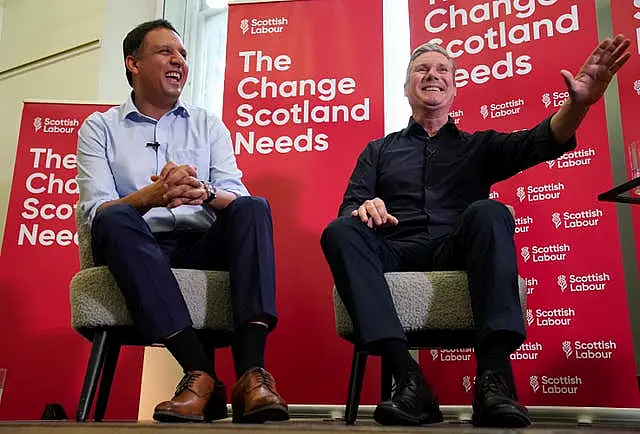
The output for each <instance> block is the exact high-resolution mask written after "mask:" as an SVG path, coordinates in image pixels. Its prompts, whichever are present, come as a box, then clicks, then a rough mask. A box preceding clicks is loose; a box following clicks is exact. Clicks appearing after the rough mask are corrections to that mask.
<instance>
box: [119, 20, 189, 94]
mask: <svg viewBox="0 0 640 434" xmlns="http://www.w3.org/2000/svg"><path fill="white" fill-rule="evenodd" d="M157 28H165V29H169V30H171V31H172V32H175V33H176V34H177V35H178V36H180V34H179V33H178V31H177V30H176V28H175V27H173V25H172V24H171V23H170V22H169V21H167V20H154V21H147V22H146V23H142V24H140V25H138V26H137V27H136V28H135V29H133V30H131V31H130V32H129V33H127V36H126V37H125V38H124V41H122V54H124V60H125V62H126V60H127V56H135V55H136V51H138V49H139V48H140V47H141V46H142V42H143V41H144V37H145V36H146V35H147V33H149V32H150V31H152V30H154V29H157ZM124 70H125V73H126V74H127V81H128V82H129V85H130V86H133V77H132V75H131V71H129V69H128V68H127V65H126V63H125V66H124Z"/></svg>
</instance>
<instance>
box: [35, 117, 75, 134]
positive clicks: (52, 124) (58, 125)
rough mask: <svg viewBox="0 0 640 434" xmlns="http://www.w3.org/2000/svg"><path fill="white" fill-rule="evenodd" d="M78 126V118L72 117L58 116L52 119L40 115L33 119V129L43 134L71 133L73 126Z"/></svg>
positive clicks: (73, 130) (73, 129)
mask: <svg viewBox="0 0 640 434" xmlns="http://www.w3.org/2000/svg"><path fill="white" fill-rule="evenodd" d="M78 126H80V122H79V121H78V119H74V118H58V119H53V118H49V117H46V118H44V119H42V118H41V117H40V116H38V117H36V118H34V119H33V129H34V130H35V131H36V132H38V131H42V132H43V133H45V134H73V133H74V132H75V131H76V128H75V127H78Z"/></svg>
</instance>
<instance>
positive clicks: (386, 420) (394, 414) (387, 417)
mask: <svg viewBox="0 0 640 434" xmlns="http://www.w3.org/2000/svg"><path fill="white" fill-rule="evenodd" d="M373 419H374V420H375V421H376V422H378V423H379V424H380V425H392V426H393V425H395V426H417V425H425V424H431V423H439V422H442V421H443V420H444V417H443V416H442V412H441V411H440V410H436V411H434V412H429V413H422V414H421V415H420V417H415V416H412V415H410V414H409V413H405V412H403V411H400V410H398V409H397V408H393V407H388V406H386V405H384V404H380V405H378V406H377V407H376V409H375V411H374V412H373Z"/></svg>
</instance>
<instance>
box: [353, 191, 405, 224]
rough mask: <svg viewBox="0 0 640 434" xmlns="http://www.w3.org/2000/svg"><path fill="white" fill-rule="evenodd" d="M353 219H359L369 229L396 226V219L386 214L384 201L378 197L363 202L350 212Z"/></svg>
mask: <svg viewBox="0 0 640 434" xmlns="http://www.w3.org/2000/svg"><path fill="white" fill-rule="evenodd" d="M351 215H352V216H353V217H356V216H357V217H360V220H361V221H362V223H364V224H366V225H367V226H369V227H370V228H374V227H381V226H388V225H392V226H395V225H397V224H398V219H397V218H395V217H394V216H392V215H391V214H389V213H388V212H387V207H386V206H385V204H384V201H383V200H382V199H380V198H379V197H376V198H374V199H370V200H365V201H364V202H363V204H362V205H360V206H359V207H358V209H355V210H353V211H352V212H351Z"/></svg>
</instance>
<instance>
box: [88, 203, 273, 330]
mask: <svg viewBox="0 0 640 434" xmlns="http://www.w3.org/2000/svg"><path fill="white" fill-rule="evenodd" d="M217 215H218V218H217V220H216V221H215V222H214V223H213V225H212V226H211V227H210V228H209V230H208V231H206V232H171V233H159V234H155V235H154V234H153V233H152V232H151V229H150V228H149V226H148V225H147V223H146V222H145V221H144V219H143V218H142V216H141V215H140V214H139V213H138V212H137V211H136V210H135V209H134V208H133V207H131V206H129V205H122V204H117V205H113V206H110V207H107V208H105V209H103V210H102V211H101V212H99V213H98V214H97V215H96V217H95V219H94V221H93V224H92V227H91V234H92V241H93V253H94V260H95V262H96V264H98V265H107V266H108V267H109V270H110V271H111V273H112V274H113V276H114V278H115V280H116V282H117V284H118V286H119V287H120V290H121V291H122V294H123V296H124V299H125V300H126V303H127V307H128V309H129V312H130V313H131V317H132V319H133V322H134V324H135V325H136V328H137V330H138V332H139V334H140V336H142V337H144V338H146V339H150V340H152V341H153V342H162V341H163V340H164V339H165V338H167V337H169V336H171V335H172V334H174V333H176V332H178V331H180V330H182V329H184V328H186V327H189V326H191V325H192V322H191V317H190V316H189V311H188V309H187V306H186V304H185V301H184V298H183V297H182V293H181V292H180V288H179V287H178V283H177V281H176V279H175V277H174V275H173V273H172V272H171V268H172V267H174V268H193V269H199V270H224V271H228V272H229V280H230V284H231V305H232V311H233V320H234V323H235V324H234V325H235V327H236V329H237V328H238V327H240V326H241V325H243V324H245V323H246V322H247V321H249V320H252V319H254V318H261V319H266V320H267V322H268V323H269V327H270V329H272V328H273V327H274V326H275V324H276V322H277V315H276V306H275V260H274V249H273V227H272V220H271V209H270V207H269V204H268V202H267V201H266V200H265V199H262V198H257V197H240V198H238V199H236V200H234V201H233V202H231V203H230V204H229V205H228V206H227V207H226V208H225V209H224V210H222V211H219V212H218V213H217Z"/></svg>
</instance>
